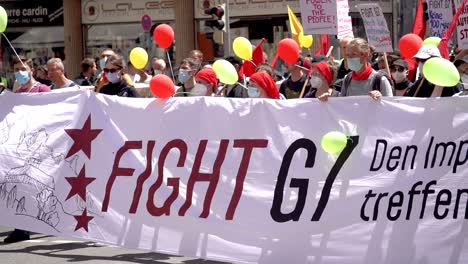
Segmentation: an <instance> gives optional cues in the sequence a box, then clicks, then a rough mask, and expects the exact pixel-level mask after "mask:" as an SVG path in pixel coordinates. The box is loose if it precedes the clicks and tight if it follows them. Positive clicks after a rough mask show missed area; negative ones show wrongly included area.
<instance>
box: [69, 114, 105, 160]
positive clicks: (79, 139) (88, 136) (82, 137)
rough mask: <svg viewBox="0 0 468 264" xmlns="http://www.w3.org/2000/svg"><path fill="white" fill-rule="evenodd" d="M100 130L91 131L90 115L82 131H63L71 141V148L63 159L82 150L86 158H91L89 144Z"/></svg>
mask: <svg viewBox="0 0 468 264" xmlns="http://www.w3.org/2000/svg"><path fill="white" fill-rule="evenodd" d="M101 131H102V129H91V114H90V115H89V116H88V119H86V122H85V123H84V126H83V128H82V129H65V132H66V133H67V134H68V135H69V136H70V137H71V138H72V139H73V141H74V142H73V146H72V147H71V148H70V150H69V151H68V154H67V156H66V157H65V158H68V157H71V156H72V155H73V154H75V153H78V151H80V150H82V151H83V152H84V154H86V156H88V158H89V159H90V158H91V142H92V141H93V140H94V139H95V138H96V137H97V136H98V135H99V133H101Z"/></svg>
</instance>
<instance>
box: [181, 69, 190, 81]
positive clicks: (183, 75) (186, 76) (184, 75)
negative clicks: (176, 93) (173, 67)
mask: <svg viewBox="0 0 468 264" xmlns="http://www.w3.org/2000/svg"><path fill="white" fill-rule="evenodd" d="M189 79H190V74H189V71H188V70H179V82H180V83H182V84H184V83H185V82H187V81H188V80H189Z"/></svg>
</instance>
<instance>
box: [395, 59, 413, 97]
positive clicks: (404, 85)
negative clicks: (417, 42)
mask: <svg viewBox="0 0 468 264" xmlns="http://www.w3.org/2000/svg"><path fill="white" fill-rule="evenodd" d="M390 72H391V73H392V79H393V80H394V81H395V95H396V96H404V95H405V93H406V90H408V87H410V86H411V85H413V83H412V82H410V81H409V80H408V63H407V62H406V61H405V60H396V61H394V62H393V64H392V66H390Z"/></svg>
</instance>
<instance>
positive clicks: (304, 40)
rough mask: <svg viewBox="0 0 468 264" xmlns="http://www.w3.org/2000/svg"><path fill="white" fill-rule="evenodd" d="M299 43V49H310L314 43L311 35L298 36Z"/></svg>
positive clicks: (302, 34)
mask: <svg viewBox="0 0 468 264" xmlns="http://www.w3.org/2000/svg"><path fill="white" fill-rule="evenodd" d="M299 42H300V43H301V48H306V49H308V48H310V47H312V44H313V43H314V38H313V37H312V35H304V33H302V32H301V33H300V34H299Z"/></svg>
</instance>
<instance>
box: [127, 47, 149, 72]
mask: <svg viewBox="0 0 468 264" xmlns="http://www.w3.org/2000/svg"><path fill="white" fill-rule="evenodd" d="M130 62H131V63H132V65H133V66H134V67H135V69H137V70H141V69H143V68H145V66H146V64H147V63H148V53H147V52H146V50H144V49H143V48H139V47H137V48H134V49H132V51H130Z"/></svg>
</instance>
